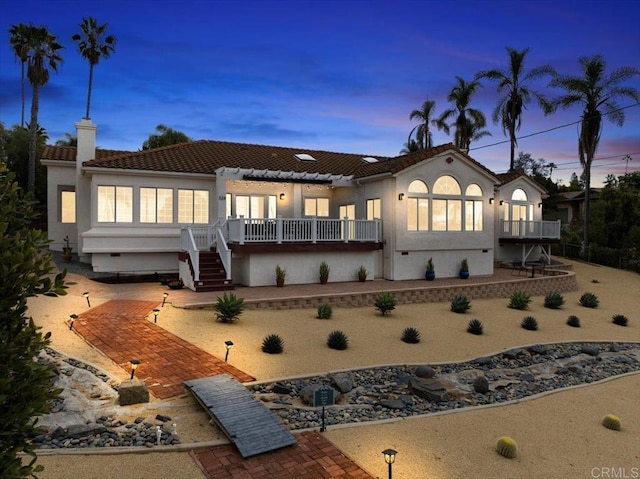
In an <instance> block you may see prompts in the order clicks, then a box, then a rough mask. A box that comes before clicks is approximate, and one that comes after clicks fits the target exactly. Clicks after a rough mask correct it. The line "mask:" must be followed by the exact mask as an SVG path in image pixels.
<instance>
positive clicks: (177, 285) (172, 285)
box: [167, 279, 184, 289]
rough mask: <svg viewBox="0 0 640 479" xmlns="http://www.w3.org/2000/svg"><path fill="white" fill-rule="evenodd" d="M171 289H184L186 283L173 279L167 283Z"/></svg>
mask: <svg viewBox="0 0 640 479" xmlns="http://www.w3.org/2000/svg"><path fill="white" fill-rule="evenodd" d="M167 286H169V289H182V288H183V287H184V282H183V281H182V280H181V279H172V280H170V281H169V282H168V283H167Z"/></svg>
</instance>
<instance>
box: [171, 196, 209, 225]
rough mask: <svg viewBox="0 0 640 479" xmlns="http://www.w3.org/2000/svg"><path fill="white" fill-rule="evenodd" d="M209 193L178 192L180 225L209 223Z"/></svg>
mask: <svg viewBox="0 0 640 479" xmlns="http://www.w3.org/2000/svg"><path fill="white" fill-rule="evenodd" d="M208 222H209V192H208V191H207V190H178V223H200V224H202V223H205V224H206V223H208Z"/></svg>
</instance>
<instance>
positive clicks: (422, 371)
mask: <svg viewBox="0 0 640 479" xmlns="http://www.w3.org/2000/svg"><path fill="white" fill-rule="evenodd" d="M415 375H416V376H417V377H419V378H426V379H430V378H432V377H434V376H435V375H436V372H435V370H434V369H433V368H432V367H431V366H429V365H427V364H423V365H421V366H418V367H417V368H416V371H415Z"/></svg>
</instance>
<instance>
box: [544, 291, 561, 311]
mask: <svg viewBox="0 0 640 479" xmlns="http://www.w3.org/2000/svg"><path fill="white" fill-rule="evenodd" d="M563 304H564V298H563V297H562V295H561V294H560V293H558V292H557V291H549V292H548V293H547V295H546V296H545V297H544V307H545V308H549V309H560V308H561V307H562V305H563Z"/></svg>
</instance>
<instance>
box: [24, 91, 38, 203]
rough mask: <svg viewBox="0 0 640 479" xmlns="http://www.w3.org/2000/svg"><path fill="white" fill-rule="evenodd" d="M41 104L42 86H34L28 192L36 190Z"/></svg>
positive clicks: (30, 126) (30, 128)
mask: <svg viewBox="0 0 640 479" xmlns="http://www.w3.org/2000/svg"><path fill="white" fill-rule="evenodd" d="M39 103H40V86H39V85H38V84H37V83H34V84H33V98H32V99H31V123H29V164H28V177H27V178H28V179H27V191H29V192H35V189H36V143H37V137H38V108H39Z"/></svg>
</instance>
